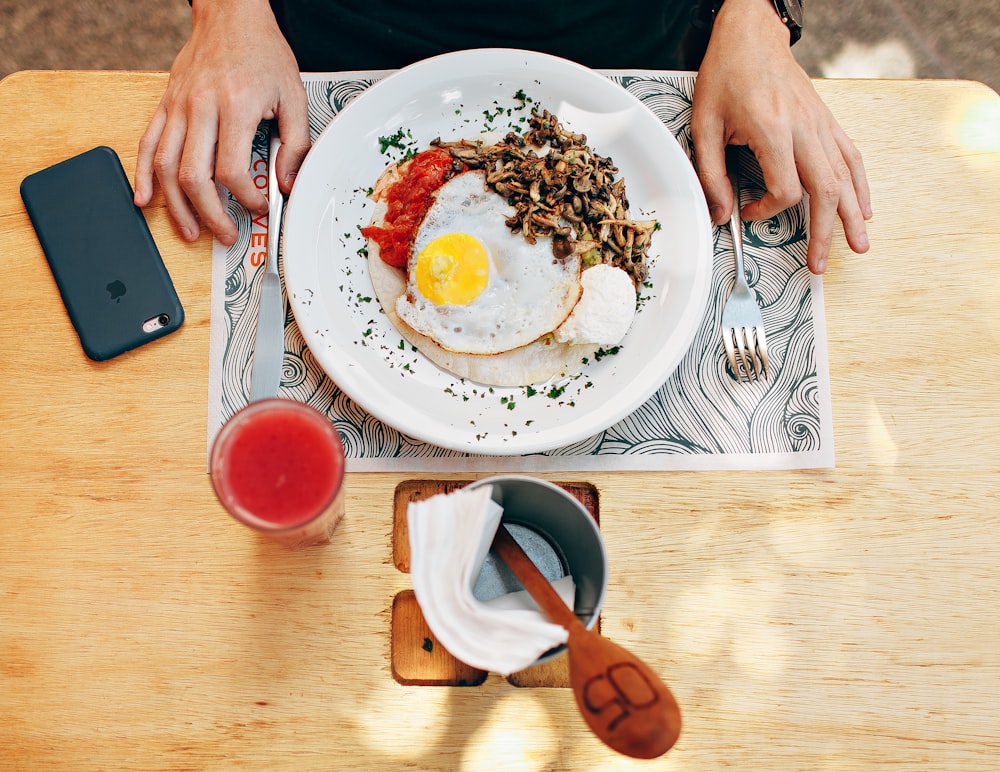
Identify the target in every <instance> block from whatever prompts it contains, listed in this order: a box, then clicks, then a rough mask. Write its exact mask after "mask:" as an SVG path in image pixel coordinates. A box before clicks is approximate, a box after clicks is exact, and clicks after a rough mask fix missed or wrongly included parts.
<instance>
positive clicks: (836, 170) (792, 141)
mask: <svg viewBox="0 0 1000 772" xmlns="http://www.w3.org/2000/svg"><path fill="white" fill-rule="evenodd" d="M692 133H693V138H694V144H695V155H696V159H697V166H698V176H699V178H700V179H701V184H702V187H703V189H704V191H705V197H706V199H707V200H708V205H709V211H710V212H711V216H712V220H713V222H715V223H716V224H722V223H724V222H726V221H727V220H728V219H729V216H730V214H731V212H732V207H733V188H732V184H731V181H730V180H729V177H728V175H727V173H726V162H725V148H726V145H727V144H735V145H748V146H749V147H750V149H751V150H752V151H753V152H754V154H755V155H756V157H757V160H758V162H759V163H760V166H761V170H762V171H763V173H764V183H765V186H766V188H767V192H766V193H765V194H764V196H763V197H762V198H761V199H760V200H758V201H755V202H753V203H750V204H747V205H746V206H745V207H743V210H742V216H743V218H744V219H746V220H762V219H767V218H770V217H773V216H774V215H776V214H778V213H779V212H781V211H783V210H785V209H787V208H788V207H790V206H794V205H795V204H797V203H798V202H799V201H800V200H801V199H802V191H803V189H804V190H805V191H806V192H807V193H808V194H809V247H808V252H807V257H806V261H807V264H808V266H809V270H811V271H812V272H813V273H817V274H820V273H823V271H824V270H825V269H826V263H827V257H828V255H829V253H830V245H831V244H832V241H833V231H834V227H835V225H836V219H837V217H838V216H839V217H840V220H841V222H842V223H843V228H844V235H845V236H846V238H847V243H848V245H849V246H850V247H851V249H852V250H854V251H855V252H857V253H863V252H866V251H867V250H868V246H869V244H868V233H867V229H866V227H865V221H866V220H868V219H870V218H871V216H872V208H871V197H870V193H869V190H868V181H867V177H866V176H865V168H864V162H863V161H862V158H861V154H860V153H859V152H858V150H857V148H856V147H855V146H854V143H853V142H851V140H850V138H849V137H848V136H847V134H846V133H845V132H844V130H843V129H842V128H841V127H840V125H839V124H838V123H837V121H836V119H835V118H834V117H833V114H832V113H831V112H830V110H829V108H827V106H826V105H825V104H824V103H823V101H822V100H821V99H820V97H819V94H817V93H816V90H815V89H814V88H813V85H812V82H811V81H810V80H809V76H808V75H807V74H806V73H805V71H804V70H803V69H802V67H800V66H799V64H798V63H797V62H796V61H795V58H794V57H793V56H792V54H791V50H790V48H789V32H788V29H787V28H786V27H785V25H784V24H782V22H781V20H780V19H779V18H778V15H777V14H776V13H775V10H774V7H773V6H772V5H771V3H770V2H768V0H726V3H725V4H724V5H723V6H722V10H721V11H720V12H719V15H718V17H717V18H716V21H715V26H714V28H713V31H712V37H711V40H710V41H709V45H708V51H707V52H706V54H705V58H704V60H703V62H702V66H701V69H700V71H699V73H698V78H697V80H696V82H695V91H694V109H693V116H692Z"/></svg>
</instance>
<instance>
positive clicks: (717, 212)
mask: <svg viewBox="0 0 1000 772" xmlns="http://www.w3.org/2000/svg"><path fill="white" fill-rule="evenodd" d="M708 212H709V215H710V216H711V218H712V222H713V223H715V224H716V225H721V224H722V220H723V217H722V207H721V206H719V205H718V204H712V206H710V207H709V208H708Z"/></svg>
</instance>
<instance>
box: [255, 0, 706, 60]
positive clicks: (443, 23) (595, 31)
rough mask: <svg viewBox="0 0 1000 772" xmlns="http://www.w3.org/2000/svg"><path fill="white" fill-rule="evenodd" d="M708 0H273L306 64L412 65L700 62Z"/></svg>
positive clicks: (277, 12)
mask: <svg viewBox="0 0 1000 772" xmlns="http://www.w3.org/2000/svg"><path fill="white" fill-rule="evenodd" d="M698 5H699V2H698V0H679V1H677V2H650V0H612V1H611V2H598V1H597V0H535V2H525V0H498V1H496V2H493V3H490V4H476V3H471V2H469V0H461V1H459V0H433V1H432V2H428V3H412V2H411V3H407V2H391V1H389V0H272V6H273V7H274V9H275V14H276V16H277V18H278V21H279V24H280V25H281V27H282V30H283V31H284V33H285V36H286V38H287V39H288V41H289V43H290V44H291V46H292V50H293V51H294V52H295V55H296V58H297V59H298V64H299V68H300V69H302V70H304V71H312V72H320V71H336V70H370V69H388V68H397V67H402V66H405V65H407V64H410V63H411V62H414V61H417V60H420V59H424V58H426V57H429V56H434V55H436V54H441V53H445V52H448V51H456V50H461V49H468V48H483V47H491V48H492V47H504V48H525V49H530V50H534V51H543V52H546V53H551V54H556V55H558V56H563V57H566V58H568V59H572V60H574V61H576V62H579V63H580V64H584V65H587V66H589V67H594V68H607V69H629V68H643V69H697V67H698V65H699V64H700V63H701V58H702V56H703V55H704V50H705V45H706V43H707V31H706V30H705V29H704V28H703V27H701V26H698V25H694V26H693V25H692V20H693V16H694V14H695V13H696V8H697V6H698Z"/></svg>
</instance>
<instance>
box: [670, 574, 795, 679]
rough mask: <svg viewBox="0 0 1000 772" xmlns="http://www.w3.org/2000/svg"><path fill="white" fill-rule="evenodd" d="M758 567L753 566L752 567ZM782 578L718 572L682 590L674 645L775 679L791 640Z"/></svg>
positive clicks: (676, 607) (756, 676)
mask: <svg viewBox="0 0 1000 772" xmlns="http://www.w3.org/2000/svg"><path fill="white" fill-rule="evenodd" d="M752 570H753V569H751V568H749V567H748V571H752ZM781 595H782V588H781V582H780V581H777V580H768V579H756V578H754V577H753V576H752V575H747V576H745V577H743V576H739V577H737V576H734V575H733V574H732V573H731V572H730V571H722V570H720V571H714V572H712V573H710V574H708V575H706V576H705V579H704V581H703V582H702V583H701V584H700V585H698V586H696V587H691V588H690V589H688V590H686V591H684V592H682V593H679V594H678V597H677V601H676V603H675V604H674V607H673V608H674V613H673V616H674V619H673V623H672V627H671V630H672V635H673V638H674V641H673V649H674V650H675V651H678V652H684V653H685V654H686V655H691V656H698V657H708V658H713V659H718V658H728V659H729V660H730V661H731V662H732V663H734V664H735V665H736V666H737V668H738V669H739V670H740V672H741V673H742V674H743V675H745V676H748V677H750V678H753V679H757V680H763V681H772V680H774V679H776V678H778V677H780V676H781V673H782V672H783V671H784V669H785V666H786V664H787V660H788V656H789V653H788V643H787V640H786V638H785V635H784V633H783V631H782V629H781V628H780V626H779V625H778V624H777V621H776V619H775V618H774V617H775V612H776V609H777V606H778V603H779V602H780V598H781Z"/></svg>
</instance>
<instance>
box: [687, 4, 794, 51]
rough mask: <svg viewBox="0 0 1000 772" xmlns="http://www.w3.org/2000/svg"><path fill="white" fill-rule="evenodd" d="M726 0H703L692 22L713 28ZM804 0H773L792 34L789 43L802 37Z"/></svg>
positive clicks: (694, 12) (704, 27)
mask: <svg viewBox="0 0 1000 772" xmlns="http://www.w3.org/2000/svg"><path fill="white" fill-rule="evenodd" d="M723 2H724V0H708V2H705V0H702V2H700V3H698V4H697V5H696V6H695V9H694V11H693V12H692V14H691V22H692V24H693V25H694V26H696V27H698V28H701V29H711V28H712V24H713V23H714V22H715V15H716V14H717V13H718V12H719V9H720V8H722V3H723ZM803 2H804V0H771V4H772V5H773V6H774V10H776V11H777V12H778V16H779V17H780V18H781V21H782V23H783V24H784V25H785V26H786V27H788V31H789V33H790V34H791V40H790V43H789V45H795V44H796V43H797V42H798V41H799V38H801V37H802V3H803Z"/></svg>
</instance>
